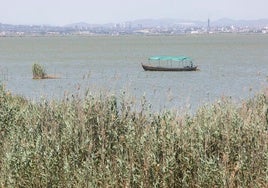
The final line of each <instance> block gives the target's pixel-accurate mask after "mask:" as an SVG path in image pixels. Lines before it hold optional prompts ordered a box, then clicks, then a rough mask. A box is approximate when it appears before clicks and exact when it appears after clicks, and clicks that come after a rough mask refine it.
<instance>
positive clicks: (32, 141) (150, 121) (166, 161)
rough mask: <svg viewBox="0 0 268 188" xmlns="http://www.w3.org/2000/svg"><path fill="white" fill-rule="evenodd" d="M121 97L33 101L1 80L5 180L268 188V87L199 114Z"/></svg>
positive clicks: (7, 183) (1, 171) (3, 183)
mask: <svg viewBox="0 0 268 188" xmlns="http://www.w3.org/2000/svg"><path fill="white" fill-rule="evenodd" d="M132 106H133V105H132V104H130V103H129V102H127V100H125V99H124V97H123V98H119V99H116V98H114V97H109V96H99V97H94V96H90V95H86V96H85V98H84V99H79V98H72V99H65V100H63V101H60V102H57V101H52V102H47V101H44V102H40V103H33V102H31V101H27V100H25V99H23V98H21V97H17V96H12V95H10V94H9V93H8V92H6V91H5V90H4V89H3V87H2V86H1V87H0V187H267V186H268V131H267V130H268V124H267V121H268V95H267V94H266V93H263V94H260V95H258V96H256V97H255V98H253V99H251V100H249V101H246V102H244V103H243V104H241V105H239V107H238V106H237V105H235V104H234V103H232V102H231V101H229V100H226V99H222V100H221V101H220V102H218V103H215V104H214V105H212V106H205V107H203V108H200V109H199V110H198V111H197V112H196V114H194V115H192V116H189V115H176V114H175V113H171V112H166V113H161V114H153V113H151V112H150V110H148V109H147V106H146V104H144V103H142V104H141V106H142V109H141V110H140V111H139V112H137V111H135V110H132V109H131V108H132Z"/></svg>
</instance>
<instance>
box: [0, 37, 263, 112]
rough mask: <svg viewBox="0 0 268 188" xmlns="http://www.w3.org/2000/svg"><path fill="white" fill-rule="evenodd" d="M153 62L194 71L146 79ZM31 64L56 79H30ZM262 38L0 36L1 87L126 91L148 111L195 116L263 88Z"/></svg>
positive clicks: (44, 91) (36, 93) (33, 91)
mask: <svg viewBox="0 0 268 188" xmlns="http://www.w3.org/2000/svg"><path fill="white" fill-rule="evenodd" d="M153 55H174V56H178V55H185V56H190V57H192V58H193V59H194V62H195V64H197V65H198V66H199V68H200V71H198V72H145V71H143V69H142V67H141V64H140V63H141V62H147V58H148V57H149V56H153ZM34 62H37V63H40V64H42V65H44V66H45V67H46V70H47V73H48V74H53V75H54V74H55V75H58V76H60V79H56V80H33V79H32V72H31V71H32V70H31V67H32V65H33V63H34ZM267 76H268V35H236V34H228V35H182V36H92V37H78V36H73V37H72V36H68V37H10V38H9V37H2V38H0V80H1V82H2V83H4V84H5V85H6V88H7V89H8V90H10V91H12V92H13V93H16V94H20V95H23V96H25V97H26V98H29V99H32V100H39V99H40V96H42V97H46V98H49V99H51V98H53V99H61V98H62V97H64V95H66V94H68V95H72V94H75V95H77V94H79V95H83V94H84V92H85V90H87V89H88V90H89V91H90V92H91V93H93V94H96V93H99V92H100V91H101V92H105V93H106V92H107V93H109V94H115V95H117V96H120V95H122V93H123V92H126V93H127V95H128V96H131V97H133V98H136V100H137V102H139V101H140V99H141V98H142V97H143V96H145V97H146V99H147V100H148V101H149V103H151V104H152V108H153V109H155V110H162V109H164V108H168V109H177V110H180V109H185V108H187V109H190V110H193V109H196V108H197V107H198V106H200V105H203V104H206V103H211V102H214V101H216V100H218V99H219V98H221V97H222V96H227V97H232V98H233V99H234V100H236V101H239V100H242V99H245V98H249V97H252V96H253V95H254V94H255V93H258V92H260V91H261V90H262V89H264V88H265V87H267V83H268V82H267Z"/></svg>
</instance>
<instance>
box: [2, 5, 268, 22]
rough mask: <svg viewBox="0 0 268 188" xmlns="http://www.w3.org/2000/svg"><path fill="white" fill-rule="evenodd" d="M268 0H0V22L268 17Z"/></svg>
mask: <svg viewBox="0 0 268 188" xmlns="http://www.w3.org/2000/svg"><path fill="white" fill-rule="evenodd" d="M267 7H268V0H0V23H10V24H50V25H64V24H69V23H75V22H87V23H109V22H124V21H131V20H135V19H145V18H153V19H155V18H176V19H191V20H201V21H202V20H203V21H204V20H207V18H208V17H209V18H210V19H211V20H213V19H214V20H215V19H219V18H223V17H225V18H232V19H260V18H268V8H267Z"/></svg>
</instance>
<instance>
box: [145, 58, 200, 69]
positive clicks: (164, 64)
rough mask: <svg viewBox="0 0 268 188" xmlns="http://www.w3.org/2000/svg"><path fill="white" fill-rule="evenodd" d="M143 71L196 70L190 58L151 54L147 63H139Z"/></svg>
mask: <svg viewBox="0 0 268 188" xmlns="http://www.w3.org/2000/svg"><path fill="white" fill-rule="evenodd" d="M141 65H142V67H143V69H144V70H145V71H196V70H198V69H197V66H196V65H193V62H192V59H191V58H189V57H186V56H152V57H149V58H148V64H143V63H141Z"/></svg>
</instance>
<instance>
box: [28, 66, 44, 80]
mask: <svg viewBox="0 0 268 188" xmlns="http://www.w3.org/2000/svg"><path fill="white" fill-rule="evenodd" d="M32 71H33V79H45V78H46V77H47V73H46V71H45V68H44V67H43V66H42V65H40V64H38V63H34V64H33V66H32Z"/></svg>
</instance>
